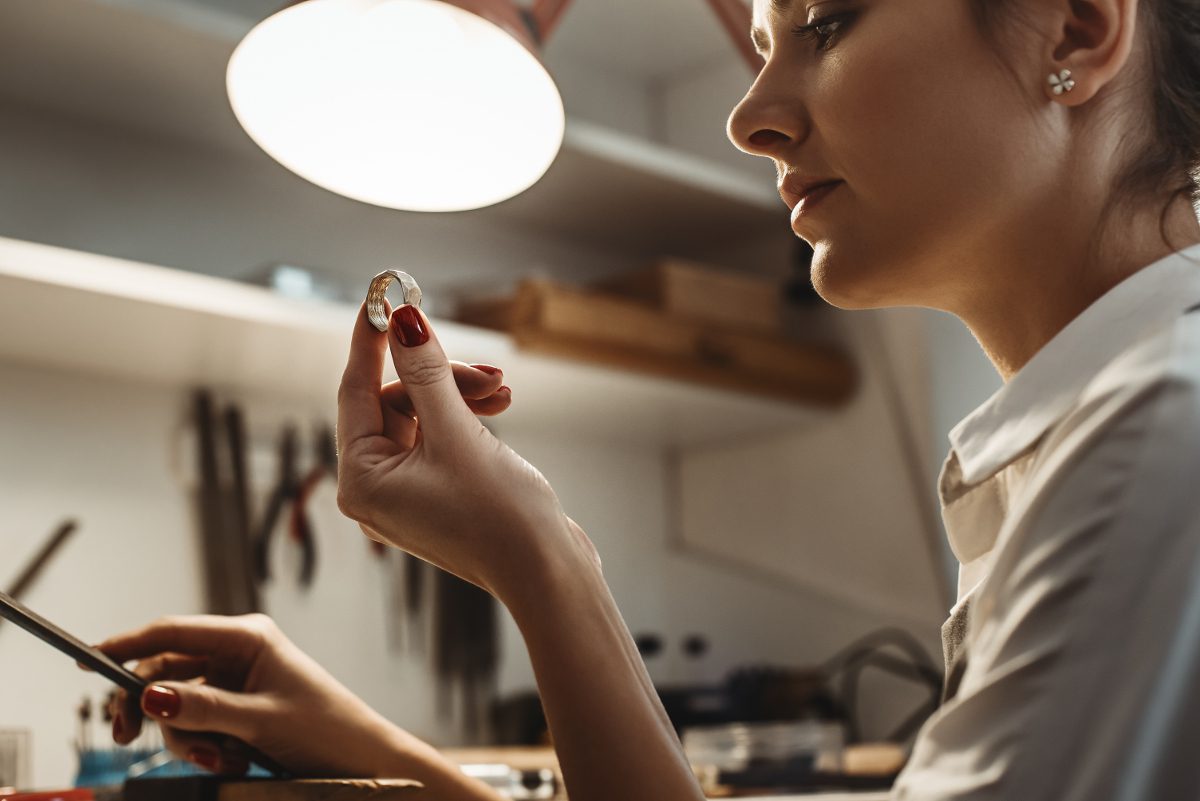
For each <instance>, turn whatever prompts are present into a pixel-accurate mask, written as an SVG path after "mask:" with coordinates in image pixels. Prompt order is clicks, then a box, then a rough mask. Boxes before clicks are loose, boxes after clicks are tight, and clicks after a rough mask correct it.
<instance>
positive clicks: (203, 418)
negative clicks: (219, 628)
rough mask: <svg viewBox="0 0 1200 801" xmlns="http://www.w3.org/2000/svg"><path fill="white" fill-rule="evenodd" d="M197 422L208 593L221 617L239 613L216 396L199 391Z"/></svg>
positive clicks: (199, 495) (194, 410) (199, 496)
mask: <svg viewBox="0 0 1200 801" xmlns="http://www.w3.org/2000/svg"><path fill="white" fill-rule="evenodd" d="M192 403H193V406H192V414H193V422H194V423H195V426H196V440H197V445H198V447H197V448H196V455H197V459H198V460H199V461H198V468H199V476H200V485H199V487H198V489H197V503H198V505H199V513H200V514H199V517H200V537H201V542H202V544H203V550H204V589H205V594H206V602H207V608H208V611H209V612H211V613H213V614H218V615H232V614H237V613H238V611H239V610H238V608H237V603H236V600H235V598H234V590H233V586H232V583H231V580H230V579H231V571H230V559H229V556H230V553H231V550H232V548H233V547H235V543H234V541H233V539H232V538H231V537H229V526H228V525H227V522H226V517H225V505H224V499H223V497H222V492H221V485H220V477H219V475H218V467H217V441H216V433H215V431H214V423H213V401H212V396H211V395H210V394H209V393H208V392H207V391H206V390H197V391H196V393H195V394H194V396H193V398H192Z"/></svg>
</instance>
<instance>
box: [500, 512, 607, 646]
mask: <svg viewBox="0 0 1200 801" xmlns="http://www.w3.org/2000/svg"><path fill="white" fill-rule="evenodd" d="M538 534H539V536H535V537H532V538H531V540H532V541H533V542H535V543H537V545H536V547H534V548H533V549H531V552H530V553H529V554H528V555H527V556H526V557H525V558H524V559H523V560H522V561H521V562H520V563H519V564H510V565H509V566H508V567H507V569H505V570H502V571H498V573H497V575H496V576H495V579H494V581H493V582H492V583H491V590H492V593H493V594H494V595H495V596H496V598H497V600H499V601H500V602H501V603H503V604H504V606H505V607H507V608H508V610H509V612H510V613H511V614H512V616H513V618H514V620H516V622H517V623H518V624H520V623H521V621H522V620H523V619H524V618H525V617H526V616H527V615H530V614H532V615H542V614H545V608H546V604H547V602H548V601H551V600H552V599H555V598H561V597H563V595H564V593H572V592H578V591H580V590H583V591H584V592H585V593H586V592H590V590H588V589H587V588H588V587H590V586H604V577H603V574H602V573H601V569H600V557H599V555H598V554H597V552H596V549H595V546H593V545H592V542H591V540H589V539H588V537H587V534H585V533H584V531H583V529H582V528H580V527H579V525H578V524H576V523H575V521H573V520H571V519H570V518H569V517H567V516H566V515H559V519H558V520H557V521H554V522H552V523H550V524H548V525H547V526H546V527H545V528H543V530H542V531H540V532H538Z"/></svg>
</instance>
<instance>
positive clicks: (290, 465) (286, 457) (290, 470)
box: [254, 424, 316, 586]
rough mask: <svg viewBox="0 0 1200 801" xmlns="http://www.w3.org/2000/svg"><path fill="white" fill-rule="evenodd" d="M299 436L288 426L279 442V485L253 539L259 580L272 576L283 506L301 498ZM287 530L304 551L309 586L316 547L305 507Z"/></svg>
mask: <svg viewBox="0 0 1200 801" xmlns="http://www.w3.org/2000/svg"><path fill="white" fill-rule="evenodd" d="M298 439H299V436H298V434H297V432H296V427H295V426H293V425H290V424H289V425H287V426H285V427H284V429H283V434H282V435H281V436H280V439H279V482H278V483H277V484H276V486H275V489H274V490H273V491H272V492H271V499H270V501H268V502H267V511H266V513H265V514H264V515H263V518H262V521H261V522H260V523H259V526H258V532H257V534H256V535H255V537H254V566H255V575H256V576H257V577H258V579H259V580H260V581H265V580H267V579H269V578H270V577H271V571H270V556H271V534H272V533H273V532H274V530H275V527H276V525H277V524H278V523H279V518H280V516H281V515H282V514H283V511H284V507H285V506H286V505H287V504H289V503H291V504H295V503H296V502H297V501H298V500H299V498H300V490H301V484H300V476H299V471H298V468H297V465H296V458H297V448H298V442H297V441H298ZM288 529H289V531H290V534H291V537H292V539H294V540H296V541H297V542H299V543H300V546H301V548H302V549H303V559H302V562H301V565H300V583H301V584H302V585H304V586H308V585H309V584H310V583H311V582H312V578H313V573H314V571H315V569H316V547H315V544H314V542H313V536H312V527H311V526H310V525H309V523H308V517H307V515H306V514H305V512H304V510H303V508H302V507H301V508H299V510H298V511H297V512H296V513H295V514H294V515H293V516H292V517H291V518H290V519H289V525H288Z"/></svg>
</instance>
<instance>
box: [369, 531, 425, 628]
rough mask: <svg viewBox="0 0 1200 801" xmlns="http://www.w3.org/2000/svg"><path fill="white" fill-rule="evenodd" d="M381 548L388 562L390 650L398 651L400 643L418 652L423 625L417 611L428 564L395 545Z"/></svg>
mask: <svg viewBox="0 0 1200 801" xmlns="http://www.w3.org/2000/svg"><path fill="white" fill-rule="evenodd" d="M372 542H373V540H372ZM384 547H385V554H384V556H385V557H386V558H388V559H389V560H390V563H391V577H390V581H389V587H390V590H389V591H390V595H391V609H392V614H391V615H390V616H389V617H388V632H389V635H390V637H389V643H390V644H391V646H392V648H393V649H394V650H399V648H400V647H401V646H402V645H403V646H404V647H405V648H407V649H409V650H414V651H420V650H422V648H423V646H424V644H425V632H426V627H425V621H424V617H423V615H422V614H421V611H422V607H423V606H424V604H423V601H424V597H425V576H426V575H427V568H428V566H427V565H426V564H425V562H423V561H422V560H420V559H418V558H417V557H415V556H412V555H410V554H407V553H405V552H404V551H401V550H400V549H398V548H387V547H386V546H384ZM429 569H432V568H429Z"/></svg>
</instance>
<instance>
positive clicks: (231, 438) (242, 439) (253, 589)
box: [224, 404, 262, 612]
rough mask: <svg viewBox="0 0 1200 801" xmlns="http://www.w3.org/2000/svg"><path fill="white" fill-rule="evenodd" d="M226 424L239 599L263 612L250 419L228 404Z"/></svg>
mask: <svg viewBox="0 0 1200 801" xmlns="http://www.w3.org/2000/svg"><path fill="white" fill-rule="evenodd" d="M224 423H225V439H226V443H227V444H228V445H229V453H228V456H229V472H230V484H229V489H228V495H227V497H228V498H229V500H230V503H229V515H228V517H229V519H230V520H231V521H232V528H231V530H232V531H233V533H234V536H233V537H232V538H231V539H232V540H233V547H234V548H235V549H236V552H237V554H236V561H235V566H236V569H237V576H236V581H237V592H238V594H239V599H238V600H239V603H240V604H241V605H242V606H243V607H245V608H244V609H243V611H245V612H259V611H261V610H262V601H261V599H260V598H259V596H258V584H257V582H255V580H254V571H253V569H252V567H251V566H252V565H253V559H254V545H253V542H252V540H251V533H250V525H251V524H250V521H251V519H252V516H253V513H252V511H251V508H250V469H249V466H248V462H247V456H246V420H245V418H244V416H243V415H242V410H241V409H240V408H239V407H238V406H236V405H234V404H230V405H228V406H226V407H225V415H224Z"/></svg>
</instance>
